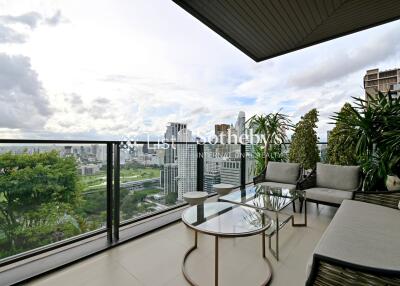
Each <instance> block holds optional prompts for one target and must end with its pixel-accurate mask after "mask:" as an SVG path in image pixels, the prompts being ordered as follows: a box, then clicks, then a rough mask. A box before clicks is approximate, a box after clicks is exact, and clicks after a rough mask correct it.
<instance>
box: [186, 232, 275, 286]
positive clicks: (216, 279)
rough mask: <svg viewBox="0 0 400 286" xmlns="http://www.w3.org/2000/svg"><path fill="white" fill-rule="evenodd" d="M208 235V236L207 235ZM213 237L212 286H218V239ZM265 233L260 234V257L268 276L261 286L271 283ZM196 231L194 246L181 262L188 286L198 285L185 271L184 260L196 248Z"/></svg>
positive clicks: (270, 268) (270, 269)
mask: <svg viewBox="0 0 400 286" xmlns="http://www.w3.org/2000/svg"><path fill="white" fill-rule="evenodd" d="M208 235H210V234H208ZM214 236H215V254H214V263H215V266H214V267H215V268H214V285H215V286H218V257H219V250H218V249H219V246H218V239H219V237H220V236H219V235H214ZM265 236H266V234H265V231H263V232H261V246H262V257H263V259H264V260H265V262H266V263H267V269H268V271H267V272H268V273H269V275H268V276H267V278H266V280H265V281H264V282H263V283H262V284H261V285H262V286H264V285H268V284H269V283H270V282H271V278H272V267H271V264H270V262H269V261H268V259H267V258H266V256H265ZM197 242H198V239H197V231H196V230H195V231H194V245H193V246H192V247H191V248H190V249H189V250H188V251H187V252H186V253H185V256H184V258H183V262H182V273H183V276H184V277H185V279H186V281H187V282H189V284H190V285H193V286H197V285H198V284H197V283H196V282H195V281H194V280H193V279H192V278H191V277H190V276H189V274H188V273H187V271H186V267H185V264H186V260H187V258H188V257H189V255H190V254H191V253H192V252H193V251H194V250H195V249H196V248H197Z"/></svg>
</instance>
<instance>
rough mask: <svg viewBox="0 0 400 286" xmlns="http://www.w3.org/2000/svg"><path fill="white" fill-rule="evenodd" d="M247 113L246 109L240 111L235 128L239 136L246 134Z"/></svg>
mask: <svg viewBox="0 0 400 286" xmlns="http://www.w3.org/2000/svg"><path fill="white" fill-rule="evenodd" d="M245 124H246V114H245V113H244V111H239V114H238V118H237V120H236V124H235V129H236V132H237V134H238V136H242V135H243V134H245V130H246V129H245Z"/></svg>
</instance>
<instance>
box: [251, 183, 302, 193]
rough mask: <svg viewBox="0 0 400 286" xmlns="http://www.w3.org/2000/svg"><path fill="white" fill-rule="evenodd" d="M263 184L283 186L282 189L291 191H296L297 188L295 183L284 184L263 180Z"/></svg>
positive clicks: (273, 186) (272, 186)
mask: <svg viewBox="0 0 400 286" xmlns="http://www.w3.org/2000/svg"><path fill="white" fill-rule="evenodd" d="M257 185H261V186H268V187H271V188H282V189H288V190H289V191H294V190H296V185H293V184H283V183H276V182H262V183H260V184H257Z"/></svg>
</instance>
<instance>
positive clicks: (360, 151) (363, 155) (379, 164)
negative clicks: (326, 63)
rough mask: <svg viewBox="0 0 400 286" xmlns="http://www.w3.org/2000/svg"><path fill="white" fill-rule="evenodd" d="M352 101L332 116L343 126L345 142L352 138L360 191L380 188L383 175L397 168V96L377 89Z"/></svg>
mask: <svg viewBox="0 0 400 286" xmlns="http://www.w3.org/2000/svg"><path fill="white" fill-rule="evenodd" d="M354 100H355V102H354V106H351V108H350V109H349V112H348V113H340V112H339V113H336V114H335V115H334V116H333V117H332V119H334V120H335V121H336V122H337V123H340V124H342V125H343V126H344V128H343V130H342V131H341V134H343V135H344V136H345V137H347V139H348V140H349V141H351V140H354V138H356V143H355V151H356V156H357V161H358V162H359V163H360V165H361V167H362V168H363V172H364V174H365V178H364V190H367V191H370V190H376V189H382V188H384V181H385V179H386V176H387V175H389V174H399V171H400V155H399V154H400V99H399V98H394V97H393V96H392V94H391V93H390V92H389V93H382V92H379V93H378V94H376V96H370V95H368V96H367V100H364V99H361V98H354ZM350 130H352V132H350ZM350 136H351V137H352V138H350Z"/></svg>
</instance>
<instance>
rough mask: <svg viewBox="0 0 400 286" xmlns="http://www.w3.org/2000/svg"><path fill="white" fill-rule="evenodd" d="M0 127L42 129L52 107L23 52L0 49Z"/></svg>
mask: <svg viewBox="0 0 400 286" xmlns="http://www.w3.org/2000/svg"><path fill="white" fill-rule="evenodd" d="M0 101H1V105H0V128H2V127H4V128H12V129H41V128H43V126H44V125H45V123H46V121H47V119H48V118H49V117H50V116H51V114H52V111H51V109H50V108H49V101H48V98H47V96H46V95H45V92H44V90H43V88H42V84H41V82H40V81H39V79H38V75H37V73H36V72H35V71H34V70H33V69H32V67H31V63H30V59H29V58H28V57H25V56H21V55H15V56H10V55H7V54H4V53H0Z"/></svg>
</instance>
